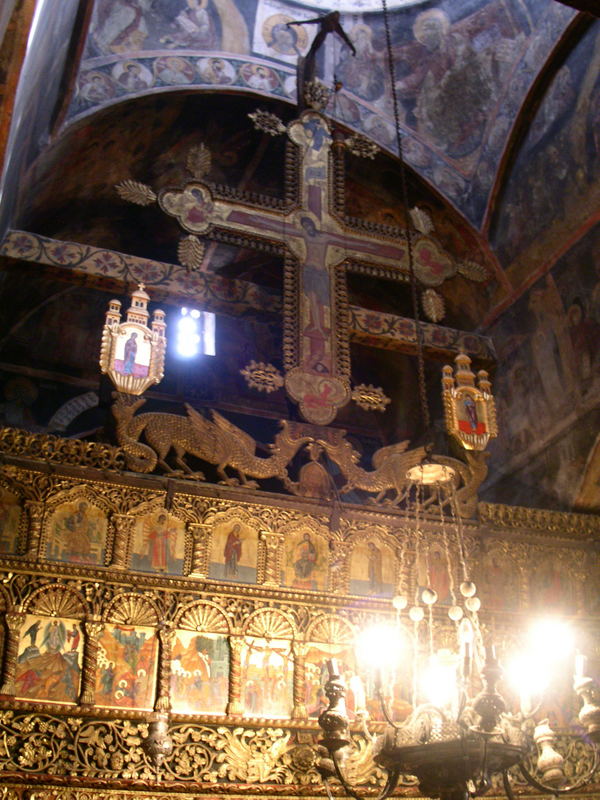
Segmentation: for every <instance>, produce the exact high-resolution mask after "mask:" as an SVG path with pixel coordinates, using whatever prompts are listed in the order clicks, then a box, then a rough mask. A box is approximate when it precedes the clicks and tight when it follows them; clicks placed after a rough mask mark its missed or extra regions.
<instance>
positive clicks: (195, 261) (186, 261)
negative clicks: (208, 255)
mask: <svg viewBox="0 0 600 800" xmlns="http://www.w3.org/2000/svg"><path fill="white" fill-rule="evenodd" d="M177 257H178V258H179V263H180V264H182V265H183V266H184V267H187V268H188V269H200V266H201V265H202V260H203V259H204V244H203V243H202V242H201V241H200V239H198V237H197V236H193V235H190V236H186V237H185V239H182V240H181V241H180V242H179V244H178V245H177Z"/></svg>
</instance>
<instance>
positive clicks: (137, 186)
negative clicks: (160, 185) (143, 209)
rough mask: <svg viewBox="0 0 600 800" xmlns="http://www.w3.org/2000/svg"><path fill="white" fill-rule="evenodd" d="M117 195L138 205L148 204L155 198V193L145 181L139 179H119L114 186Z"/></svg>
mask: <svg viewBox="0 0 600 800" xmlns="http://www.w3.org/2000/svg"><path fill="white" fill-rule="evenodd" d="M115 189H116V190H117V193H118V195H119V197H121V198H122V199H123V200H127V202H128V203H135V204H136V205H138V206H149V205H152V203H154V201H155V200H156V195H155V194H154V192H153V191H152V189H151V188H150V187H149V186H147V185H146V184H145V183H140V182H139V181H130V180H126V181H121V183H117V184H116V186H115Z"/></svg>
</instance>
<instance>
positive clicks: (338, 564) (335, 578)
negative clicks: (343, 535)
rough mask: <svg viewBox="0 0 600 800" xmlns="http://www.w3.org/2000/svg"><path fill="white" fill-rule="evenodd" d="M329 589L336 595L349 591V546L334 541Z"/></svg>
mask: <svg viewBox="0 0 600 800" xmlns="http://www.w3.org/2000/svg"><path fill="white" fill-rule="evenodd" d="M330 548H331V549H330V560H329V565H330V566H329V589H330V591H332V592H334V593H335V594H345V593H346V592H347V590H348V552H349V550H348V545H347V544H346V543H345V542H339V541H338V540H337V539H332V540H331V542H330Z"/></svg>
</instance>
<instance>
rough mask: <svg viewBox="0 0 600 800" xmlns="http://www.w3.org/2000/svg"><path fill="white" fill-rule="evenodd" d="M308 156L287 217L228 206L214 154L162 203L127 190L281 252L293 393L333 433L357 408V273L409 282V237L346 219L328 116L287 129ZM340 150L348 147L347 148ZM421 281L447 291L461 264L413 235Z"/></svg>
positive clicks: (131, 187) (202, 232)
mask: <svg viewBox="0 0 600 800" xmlns="http://www.w3.org/2000/svg"><path fill="white" fill-rule="evenodd" d="M279 131H280V132H284V131H285V133H286V135H287V136H288V138H289V140H290V141H291V142H293V143H294V145H295V146H296V147H297V151H298V154H299V162H300V169H299V179H300V186H299V191H298V194H297V200H296V202H295V203H294V204H292V206H291V207H289V208H288V209H286V210H284V211H282V210H279V209H273V208H272V207H261V206H258V205H257V204H256V202H245V201H243V200H231V199H225V198H219V197H218V196H217V195H216V193H214V192H213V191H212V190H211V188H210V187H209V185H208V184H207V182H206V181H205V180H204V176H205V175H206V172H207V171H208V170H209V169H210V154H209V153H208V151H207V150H206V149H204V150H203V151H202V150H201V152H203V157H201V158H197V159H196V165H195V167H194V168H193V169H190V171H191V172H192V174H193V176H194V177H193V179H192V180H190V181H188V182H187V183H186V184H184V185H183V186H181V187H179V188H169V189H163V190H162V191H160V192H159V193H158V195H155V194H154V192H153V191H152V190H151V189H150V187H148V186H145V185H143V184H138V183H136V182H134V181H124V182H123V183H122V184H120V185H119V187H118V188H119V191H120V193H121V195H122V196H123V197H125V198H126V199H128V200H131V201H133V202H138V203H140V204H142V205H144V204H149V203H151V202H154V200H157V201H158V204H159V206H160V208H161V209H162V210H163V211H164V212H165V213H166V214H169V215H170V216H173V217H175V218H176V219H177V220H178V222H179V224H180V226H181V227H182V228H183V229H184V230H186V231H187V232H188V233H189V234H191V235H192V236H191V237H189V239H190V240H191V241H189V242H188V244H189V246H190V247H191V248H192V249H193V247H194V246H197V247H200V248H201V243H200V241H199V240H197V239H196V238H195V237H197V236H206V237H209V238H218V237H219V235H222V234H223V233H229V234H234V235H236V236H237V237H238V239H239V240H240V241H244V242H245V243H248V244H250V246H252V243H253V242H256V243H257V244H260V243H261V242H262V243H263V245H264V243H265V242H268V243H272V244H274V245H276V246H277V247H278V248H279V249H282V250H283V252H284V253H285V257H284V269H285V280H284V304H283V306H284V312H283V313H284V367H285V389H286V392H287V393H288V395H289V396H290V397H291V398H292V399H293V400H294V401H295V402H296V403H297V404H298V406H299V409H300V413H301V414H302V416H303V417H304V419H306V420H307V421H308V422H312V423H314V424H317V425H327V424H329V423H330V422H331V421H332V420H333V419H334V418H335V417H336V414H337V412H338V410H339V409H340V408H342V407H343V406H345V405H346V404H347V403H348V401H349V400H350V396H351V390H350V344H349V332H348V303H347V297H346V278H345V273H346V271H347V270H356V271H367V272H368V273H369V274H371V275H380V276H385V277H386V278H395V279H398V280H408V270H409V267H408V257H407V247H406V239H405V235H404V233H403V232H402V231H400V230H399V229H397V228H391V227H390V228H386V227H383V226H380V227H379V228H377V229H376V230H372V229H368V228H367V227H366V226H365V227H364V228H361V227H360V226H358V225H353V224H350V223H349V222H348V220H345V219H344V218H343V215H342V214H340V213H338V212H337V211H336V207H335V203H334V197H333V174H332V172H333V170H332V148H333V147H336V146H338V145H337V144H336V143H334V141H333V137H332V132H331V128H330V125H329V122H328V120H327V119H326V118H325V116H324V115H323V114H322V113H320V112H319V111H317V110H314V109H307V110H305V111H303V112H302V113H301V114H300V115H299V117H298V118H297V119H295V120H293V121H292V122H291V123H290V124H289V125H288V126H287V128H286V127H284V126H283V124H282V123H279ZM340 146H343V144H341V145H340ZM413 253H414V269H415V274H416V276H417V278H418V279H419V281H420V282H421V283H423V284H425V285H428V286H438V285H439V284H440V283H441V282H442V281H443V280H444V278H446V277H450V276H451V275H453V274H455V273H456V270H457V266H456V265H455V264H454V262H453V260H452V258H451V257H450V256H449V255H448V254H447V253H445V252H443V251H442V249H441V248H440V246H439V245H438V244H437V243H436V242H435V240H434V239H432V238H431V237H430V236H428V235H426V234H424V233H423V234H421V233H417V232H414V234H413Z"/></svg>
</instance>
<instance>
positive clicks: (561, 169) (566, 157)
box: [491, 21, 600, 285]
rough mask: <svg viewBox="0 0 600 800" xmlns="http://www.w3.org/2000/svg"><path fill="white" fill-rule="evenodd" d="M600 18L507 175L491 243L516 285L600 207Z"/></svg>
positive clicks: (548, 96) (556, 82)
mask: <svg viewBox="0 0 600 800" xmlns="http://www.w3.org/2000/svg"><path fill="white" fill-rule="evenodd" d="M599 130H600V21H596V22H595V23H594V24H593V25H591V27H590V29H589V30H588V31H587V33H586V34H585V36H583V38H582V39H581V41H580V42H579V43H578V44H577V46H576V47H575V48H574V50H573V51H572V52H571V53H570V55H569V57H568V58H567V59H566V61H565V62H564V64H563V65H562V66H561V67H560V69H559V70H558V71H557V73H556V75H555V76H554V78H553V80H552V82H551V83H550V85H549V87H548V89H547V91H546V93H545V95H544V98H543V100H542V103H541V105H540V106H539V109H538V111H537V113H536V115H535V117H534V118H533V120H532V122H531V125H530V127H529V131H528V133H527V137H526V138H525V140H524V142H523V144H522V145H521V148H520V150H519V153H518V155H517V157H516V159H515V161H514V164H513V166H512V169H511V171H510V174H509V176H508V178H507V182H506V186H505V189H504V193H503V197H502V203H501V205H500V211H499V214H498V216H497V218H496V219H495V221H494V226H493V230H492V233H491V241H492V244H493V246H494V249H495V250H496V252H497V254H498V257H499V259H500V262H501V263H502V264H503V265H504V266H505V267H509V265H512V266H510V267H509V270H510V273H512V274H511V278H512V281H513V283H515V284H517V285H518V284H520V283H522V282H524V281H525V280H526V278H527V277H528V273H529V271H530V269H531V265H539V264H540V263H544V262H545V261H547V260H548V258H550V257H552V255H553V251H554V250H555V248H556V246H557V243H559V242H564V241H567V240H569V239H570V238H571V237H572V236H573V235H574V234H575V233H576V232H577V230H578V229H579V227H580V226H581V225H582V223H584V222H585V221H586V220H587V219H588V218H589V216H590V213H593V211H594V210H595V209H596V208H597V206H598V197H599V195H600V135H599V133H598V131H599Z"/></svg>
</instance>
